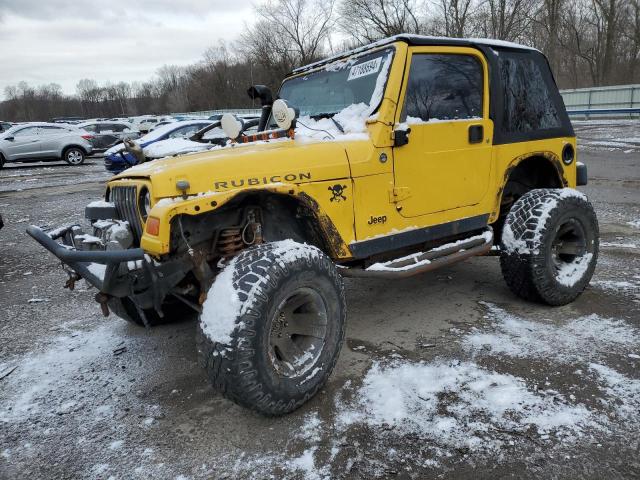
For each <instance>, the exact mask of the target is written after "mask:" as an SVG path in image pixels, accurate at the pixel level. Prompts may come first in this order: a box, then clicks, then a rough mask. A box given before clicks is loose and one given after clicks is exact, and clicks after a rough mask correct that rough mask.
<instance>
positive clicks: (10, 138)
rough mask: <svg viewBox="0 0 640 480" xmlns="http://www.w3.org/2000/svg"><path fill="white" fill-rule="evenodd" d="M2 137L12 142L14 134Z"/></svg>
mask: <svg viewBox="0 0 640 480" xmlns="http://www.w3.org/2000/svg"><path fill="white" fill-rule="evenodd" d="M4 139H5V140H9V141H10V142H13V141H14V140H15V139H16V137H14V136H13V135H12V136H10V137H4Z"/></svg>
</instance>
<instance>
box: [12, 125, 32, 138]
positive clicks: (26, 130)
mask: <svg viewBox="0 0 640 480" xmlns="http://www.w3.org/2000/svg"><path fill="white" fill-rule="evenodd" d="M37 134H38V127H27V128H23V129H22V130H18V131H17V132H15V133H14V134H13V136H14V137H26V136H27V135H37Z"/></svg>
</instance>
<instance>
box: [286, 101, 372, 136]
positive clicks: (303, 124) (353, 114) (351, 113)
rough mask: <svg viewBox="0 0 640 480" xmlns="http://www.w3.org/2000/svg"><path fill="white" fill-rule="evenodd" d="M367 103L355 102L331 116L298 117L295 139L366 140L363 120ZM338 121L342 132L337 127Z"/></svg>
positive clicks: (366, 111) (366, 114) (367, 107)
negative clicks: (316, 117) (316, 118)
mask: <svg viewBox="0 0 640 480" xmlns="http://www.w3.org/2000/svg"><path fill="white" fill-rule="evenodd" d="M369 110H370V108H369V105H367V104H366V103H357V104H354V105H349V106H348V107H346V108H344V109H343V110H341V111H340V112H338V113H336V114H335V115H334V116H333V120H332V119H331V118H320V119H318V120H314V119H313V118H311V117H300V118H299V119H298V121H297V126H296V141H300V142H305V141H309V140H341V141H342V140H366V139H367V138H368V136H367V134H366V133H365V132H366V125H365V121H366V119H367V117H368V116H369V113H368V112H369ZM334 120H335V122H338V124H340V126H341V127H342V129H343V130H344V132H341V131H340V130H339V129H338V126H337V125H336V123H335V122H334Z"/></svg>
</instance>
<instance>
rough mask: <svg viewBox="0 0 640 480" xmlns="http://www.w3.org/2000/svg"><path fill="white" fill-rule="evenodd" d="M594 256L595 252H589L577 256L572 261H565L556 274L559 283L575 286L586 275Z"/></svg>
mask: <svg viewBox="0 0 640 480" xmlns="http://www.w3.org/2000/svg"><path fill="white" fill-rule="evenodd" d="M592 258H593V254H592V253H587V254H585V255H583V256H581V257H577V258H576V259H575V260H574V261H573V262H571V263H564V264H563V265H561V266H560V269H559V270H558V273H557V275H556V280H557V281H558V283H560V284H561V285H564V286H566V287H572V286H574V285H575V284H576V283H578V282H579V281H580V279H581V278H582V277H583V276H584V274H585V272H586V271H587V269H588V268H589V264H590V263H591V259H592Z"/></svg>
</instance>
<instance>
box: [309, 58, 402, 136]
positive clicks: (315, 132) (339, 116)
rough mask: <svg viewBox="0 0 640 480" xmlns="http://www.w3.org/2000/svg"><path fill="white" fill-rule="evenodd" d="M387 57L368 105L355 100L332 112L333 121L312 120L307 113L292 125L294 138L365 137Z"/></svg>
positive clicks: (333, 66)
mask: <svg viewBox="0 0 640 480" xmlns="http://www.w3.org/2000/svg"><path fill="white" fill-rule="evenodd" d="M352 60H353V59H348V60H346V61H341V62H336V63H334V64H330V65H327V67H326V69H327V70H339V69H342V68H346V67H347V66H349V65H351V63H353V62H352ZM391 60H392V55H391V54H388V55H387V56H386V57H385V60H384V63H383V64H382V67H381V68H380V72H379V73H378V78H377V79H376V85H375V87H374V89H373V92H372V94H371V100H369V104H366V103H357V104H352V105H349V106H348V107H346V108H344V109H342V110H341V111H340V112H338V113H336V114H335V115H333V120H332V119H331V118H320V119H318V120H315V119H312V118H310V117H308V116H303V117H300V118H299V119H298V122H297V126H296V140H297V141H301V142H304V141H309V140H337V141H350V140H366V139H367V138H368V134H367V133H366V132H367V129H366V122H367V120H369V119H370V120H373V119H374V118H373V117H371V114H372V113H373V112H374V111H375V110H376V109H377V108H378V106H379V105H380V102H381V101H382V98H383V95H384V88H385V84H386V82H387V76H388V73H389V68H390V67H391ZM350 62H351V63H350ZM336 123H337V124H336ZM338 125H340V126H339V127H338ZM341 129H342V131H341Z"/></svg>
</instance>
